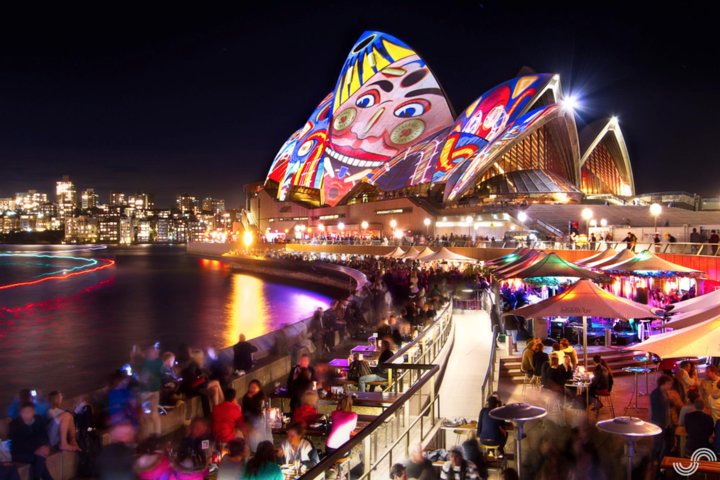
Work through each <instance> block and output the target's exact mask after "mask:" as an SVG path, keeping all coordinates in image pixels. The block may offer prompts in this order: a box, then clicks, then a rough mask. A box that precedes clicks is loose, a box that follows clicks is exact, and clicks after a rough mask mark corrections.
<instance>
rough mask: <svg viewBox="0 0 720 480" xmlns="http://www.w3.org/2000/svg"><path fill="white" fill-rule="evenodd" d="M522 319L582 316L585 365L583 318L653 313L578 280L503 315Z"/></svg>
mask: <svg viewBox="0 0 720 480" xmlns="http://www.w3.org/2000/svg"><path fill="white" fill-rule="evenodd" d="M505 315H518V316H520V317H524V318H541V317H559V316H563V317H565V316H572V317H580V316H581V317H582V319H583V354H584V357H585V367H586V368H587V363H588V355H587V317H591V316H592V317H603V318H622V319H624V320H628V319H631V318H650V317H655V316H656V315H655V314H653V313H652V310H651V309H650V307H649V306H647V305H643V304H641V303H637V302H633V301H632V300H628V299H627V298H622V297H617V296H615V295H613V294H612V293H610V292H608V291H607V290H603V289H602V288H600V287H598V286H597V285H595V284H594V283H593V282H591V281H590V280H578V281H577V283H575V284H574V285H572V286H570V287H569V288H568V289H567V290H565V291H564V292H562V293H559V294H557V295H555V296H554V297H550V298H548V299H547V300H543V301H542V302H538V303H536V304H534V305H526V306H524V307H521V308H518V309H515V310H512V311H510V312H507V313H505V314H503V316H505Z"/></svg>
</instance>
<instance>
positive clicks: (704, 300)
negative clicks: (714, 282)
mask: <svg viewBox="0 0 720 480" xmlns="http://www.w3.org/2000/svg"><path fill="white" fill-rule="evenodd" d="M717 305H720V290H715V291H714V292H710V293H706V294H705V295H698V296H697V297H693V298H690V299H688V300H683V301H682V302H676V303H673V304H670V305H668V307H672V308H671V309H669V311H670V313H672V314H673V315H677V314H679V313H685V312H689V311H693V310H704V309H706V308H708V307H714V306H717Z"/></svg>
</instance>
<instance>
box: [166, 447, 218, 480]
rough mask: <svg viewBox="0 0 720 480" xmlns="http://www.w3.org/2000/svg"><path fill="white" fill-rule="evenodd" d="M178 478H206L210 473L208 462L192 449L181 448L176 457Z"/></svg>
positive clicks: (191, 479) (194, 479)
mask: <svg viewBox="0 0 720 480" xmlns="http://www.w3.org/2000/svg"><path fill="white" fill-rule="evenodd" d="M174 473H175V479H176V480H204V479H205V478H207V477H208V475H209V474H210V469H209V468H208V464H207V462H203V461H202V459H201V458H199V457H198V456H197V455H195V452H193V451H192V450H190V449H186V448H180V449H179V450H178V453H177V458H176V459H175V465H174Z"/></svg>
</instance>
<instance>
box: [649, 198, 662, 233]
mask: <svg viewBox="0 0 720 480" xmlns="http://www.w3.org/2000/svg"><path fill="white" fill-rule="evenodd" d="M661 213H662V205H660V204H659V203H653V204H652V205H650V215H652V216H653V217H654V218H655V224H654V228H653V233H657V219H658V216H659V215H660V214H661Z"/></svg>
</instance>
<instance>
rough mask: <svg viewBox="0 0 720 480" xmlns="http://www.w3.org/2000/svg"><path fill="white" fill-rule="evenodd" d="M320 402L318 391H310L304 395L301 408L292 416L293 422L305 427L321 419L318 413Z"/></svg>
mask: <svg viewBox="0 0 720 480" xmlns="http://www.w3.org/2000/svg"><path fill="white" fill-rule="evenodd" d="M318 401H319V398H318V394H317V392H316V391H314V390H308V391H306V392H305V393H303V394H302V398H301V400H300V402H301V404H300V406H299V407H298V408H296V409H295V411H294V412H293V414H292V421H293V422H295V423H300V424H302V425H304V426H305V427H307V426H309V425H311V424H313V423H315V422H316V421H317V420H318V418H320V414H319V413H318V411H317V404H318Z"/></svg>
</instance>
